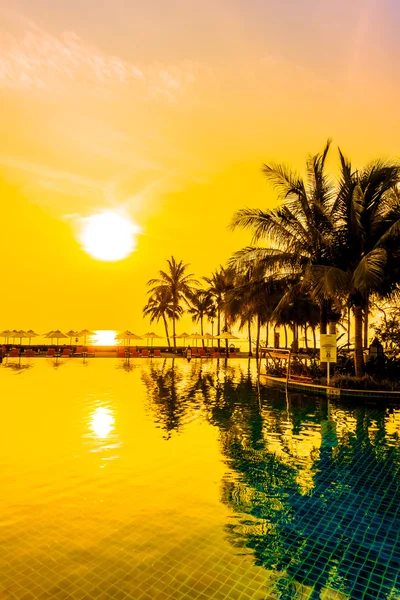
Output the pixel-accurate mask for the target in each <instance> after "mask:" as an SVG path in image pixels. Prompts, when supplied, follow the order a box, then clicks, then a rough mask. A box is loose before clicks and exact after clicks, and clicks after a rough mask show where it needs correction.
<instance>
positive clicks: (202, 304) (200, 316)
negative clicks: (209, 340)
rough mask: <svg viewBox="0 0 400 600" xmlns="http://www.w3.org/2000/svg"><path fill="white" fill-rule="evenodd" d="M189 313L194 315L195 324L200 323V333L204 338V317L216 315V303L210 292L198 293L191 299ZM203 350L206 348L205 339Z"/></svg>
mask: <svg viewBox="0 0 400 600" xmlns="http://www.w3.org/2000/svg"><path fill="white" fill-rule="evenodd" d="M188 313H189V314H191V315H192V321H193V323H200V332H201V335H202V336H204V326H203V324H204V317H209V316H211V315H212V314H214V302H213V299H212V297H211V295H210V294H209V293H208V292H204V291H201V292H198V293H197V294H195V295H194V296H192V297H191V298H190V306H189V308H188ZM202 342H203V348H204V339H203V340H202Z"/></svg>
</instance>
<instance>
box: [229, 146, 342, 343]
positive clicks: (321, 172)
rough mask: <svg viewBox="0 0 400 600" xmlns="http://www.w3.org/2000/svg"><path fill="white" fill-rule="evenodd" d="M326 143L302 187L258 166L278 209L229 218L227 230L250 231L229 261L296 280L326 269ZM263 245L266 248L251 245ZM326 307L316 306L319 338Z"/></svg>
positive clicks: (329, 191) (329, 196)
mask: <svg viewBox="0 0 400 600" xmlns="http://www.w3.org/2000/svg"><path fill="white" fill-rule="evenodd" d="M330 144H331V141H330V140H328V141H327V143H326V145H325V148H324V150H323V151H322V152H321V153H318V154H316V155H315V156H310V157H309V158H308V159H307V163H306V170H307V178H306V180H305V181H304V180H303V179H302V178H301V177H300V176H299V175H298V174H296V173H294V172H293V171H292V170H291V169H289V168H288V167H286V166H285V165H277V164H271V165H264V167H263V173H264V175H265V177H266V178H267V180H268V181H269V182H270V183H271V184H272V186H273V187H274V189H276V190H277V192H278V200H280V201H281V204H280V205H279V206H278V207H277V208H275V209H270V210H268V209H267V210H260V209H250V208H245V209H242V210H239V211H238V212H236V213H235V215H234V216H233V219H232V222H231V227H232V228H233V229H234V228H236V227H242V228H244V229H250V230H251V232H252V234H253V237H252V246H248V247H246V248H244V249H243V250H240V251H239V252H236V253H235V255H234V257H233V258H234V260H236V261H238V262H240V263H245V262H249V261H250V262H252V261H254V260H257V261H259V260H261V261H262V262H263V263H264V265H265V266H266V267H268V268H269V269H270V272H271V273H273V272H278V271H279V272H280V273H281V274H284V273H286V274H290V275H291V276H295V277H296V278H297V279H298V280H300V279H301V277H302V276H303V274H304V271H305V269H306V267H307V266H308V265H310V264H329V259H330V254H331V250H330V243H331V234H332V229H333V222H332V219H331V214H330V212H331V207H332V202H333V200H334V196H335V186H334V183H333V181H332V180H331V179H330V178H329V177H328V176H327V175H326V173H325V163H326V158H327V155H328V152H329V148H330ZM261 240H265V241H266V242H267V244H268V246H267V247H259V246H258V245H257V244H258V243H259V242H260V241H261ZM327 313H328V306H327V305H326V302H325V303H324V302H322V303H321V322H320V327H321V332H322V333H326V328H327Z"/></svg>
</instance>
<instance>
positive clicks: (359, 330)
mask: <svg viewBox="0 0 400 600" xmlns="http://www.w3.org/2000/svg"><path fill="white" fill-rule="evenodd" d="M353 312H354V322H355V343H354V347H355V350H354V367H355V370H356V377H362V376H363V374H364V357H363V344H362V334H363V315H362V306H354V307H353Z"/></svg>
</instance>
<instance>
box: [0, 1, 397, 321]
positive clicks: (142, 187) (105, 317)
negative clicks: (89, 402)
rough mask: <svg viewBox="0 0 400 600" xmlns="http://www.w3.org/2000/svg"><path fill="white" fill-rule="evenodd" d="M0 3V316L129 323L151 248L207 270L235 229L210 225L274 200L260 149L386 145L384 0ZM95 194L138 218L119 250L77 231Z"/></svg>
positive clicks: (229, 244)
mask: <svg viewBox="0 0 400 600" xmlns="http://www.w3.org/2000/svg"><path fill="white" fill-rule="evenodd" d="M0 15H1V34H0V97H1V111H0V137H1V150H0V203H1V213H0V214H1V281H2V286H1V289H2V295H1V306H2V309H1V318H0V329H4V328H11V329H14V328H16V329H20V328H23V329H28V328H34V329H36V330H37V331H45V330H48V329H56V328H60V329H67V328H68V329H69V328H71V327H72V328H74V329H75V328H76V329H82V328H84V327H87V328H90V329H94V328H96V329H114V328H115V329H126V328H129V329H131V330H133V331H135V332H137V333H143V332H144V331H145V330H148V323H146V324H144V323H143V322H142V317H141V311H142V307H143V305H144V304H145V301H146V282H147V281H148V279H150V278H152V277H156V276H157V271H158V270H159V269H160V268H164V263H165V259H166V258H168V257H169V256H171V255H174V256H175V257H176V258H177V259H183V260H184V261H185V262H188V263H190V265H191V269H190V270H191V271H192V272H194V273H195V274H196V276H198V277H201V276H203V275H206V276H208V275H210V274H211V271H212V270H214V269H215V268H216V267H217V266H218V265H219V264H223V263H225V261H226V260H227V259H228V257H229V256H230V254H231V253H232V252H233V251H235V250H237V249H238V248H240V247H242V246H243V245H245V244H247V243H248V242H249V239H250V238H249V235H248V234H247V233H245V232H240V231H238V232H234V233H232V232H231V231H229V230H228V228H227V226H228V224H229V221H230V219H231V216H232V214H233V212H234V211H235V210H237V209H239V208H242V207H244V206H259V207H272V206H274V204H275V199H274V193H273V191H272V190H271V189H269V188H268V186H267V184H266V183H265V181H264V180H263V177H262V175H261V165H262V163H263V162H269V161H275V162H286V163H289V164H291V165H292V166H293V167H294V168H297V169H302V167H303V165H304V160H305V158H306V156H307V154H308V153H309V152H313V153H314V152H317V151H319V150H320V149H321V148H322V147H323V145H324V143H325V141H326V139H327V138H328V137H332V138H333V142H334V150H333V152H332V157H331V162H330V166H331V168H332V169H334V168H335V158H336V156H335V153H336V145H340V147H341V148H342V149H343V150H344V152H345V153H346V154H348V155H349V156H350V157H351V158H352V160H353V163H354V165H355V166H362V165H363V164H364V163H365V162H367V161H368V160H370V159H372V158H375V157H377V156H382V157H398V154H399V151H398V147H399V146H398V140H399V134H400V124H399V122H400V120H399V115H398V113H399V92H400V83H399V78H398V76H397V72H398V64H399V54H400V45H399V41H398V31H399V26H400V23H399V21H400V9H399V7H398V5H397V4H396V2H395V0H386V1H385V0H381V1H375V0H351V2H349V1H348V0H336V1H330V2H328V1H326V0H286V1H283V2H277V1H274V2H271V1H269V0H247V1H245V0H231V1H226V0H212V1H211V0H201V1H200V0H180V1H178V0H168V1H167V0H150V1H148V2H139V1H137V0H131V1H129V2H128V1H122V0H113V1H112V2H111V0H106V1H103V2H98V0H79V1H78V0H71V1H69V2H61V1H59V0H17V1H11V2H9V3H7V5H6V8H4V7H3V8H2V9H0ZM103 211H111V212H116V213H117V214H119V215H122V216H125V217H127V218H129V219H131V220H132V221H133V222H134V223H136V225H137V227H138V228H139V229H140V234H139V235H138V236H137V247H136V250H135V251H134V252H133V253H132V254H130V255H129V257H128V258H126V259H124V260H120V261H116V262H104V261H100V260H96V259H95V258H93V257H92V256H90V255H89V254H88V253H87V252H85V250H84V249H83V248H82V246H81V243H80V240H79V231H80V228H81V227H82V224H83V223H85V219H88V218H90V217H91V216H93V215H96V214H99V213H101V212H103ZM187 323H189V321H188V320H187V321H184V322H183V323H182V327H185V328H187V327H192V326H191V325H190V324H189V325H187ZM153 328H154V329H155V330H156V331H160V332H162V326H161V324H160V325H159V326H158V327H157V326H154V327H153ZM179 329H180V327H179ZM192 329H195V328H194V327H192Z"/></svg>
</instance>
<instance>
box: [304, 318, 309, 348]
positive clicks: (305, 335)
mask: <svg viewBox="0 0 400 600" xmlns="http://www.w3.org/2000/svg"><path fill="white" fill-rule="evenodd" d="M304 343H305V345H306V350H308V340H307V324H306V325H304Z"/></svg>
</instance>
